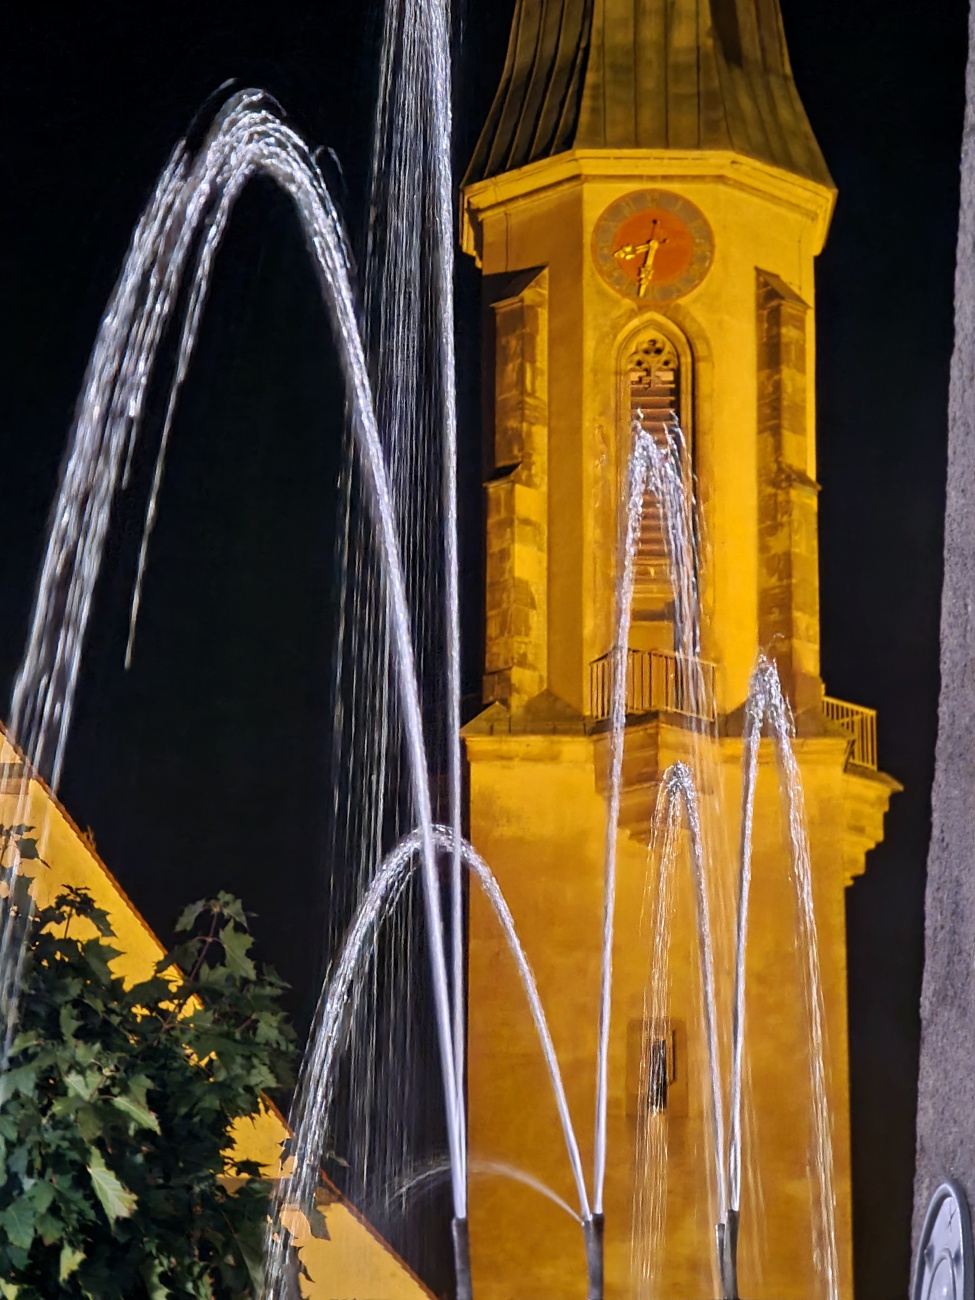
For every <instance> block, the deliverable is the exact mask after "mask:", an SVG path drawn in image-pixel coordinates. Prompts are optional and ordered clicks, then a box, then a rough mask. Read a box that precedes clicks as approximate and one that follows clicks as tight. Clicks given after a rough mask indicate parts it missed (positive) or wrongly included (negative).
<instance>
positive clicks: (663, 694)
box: [589, 650, 877, 771]
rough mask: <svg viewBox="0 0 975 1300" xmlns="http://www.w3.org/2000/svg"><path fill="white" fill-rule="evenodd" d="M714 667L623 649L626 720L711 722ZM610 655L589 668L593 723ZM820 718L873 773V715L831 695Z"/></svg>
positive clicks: (608, 700) (604, 693)
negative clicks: (668, 717)
mask: <svg viewBox="0 0 975 1300" xmlns="http://www.w3.org/2000/svg"><path fill="white" fill-rule="evenodd" d="M715 672H716V669H715V665H714V664H713V663H709V662H708V661H707V660H704V659H689V658H687V657H685V656H684V655H678V654H674V653H673V652H672V651H668V650H627V652H626V716H627V717H628V718H637V717H640V716H641V715H642V714H648V713H671V714H676V715H677V716H678V717H685V718H689V719H694V720H698V721H705V722H715V721H716V720H717V706H716V703H715ZM612 683H613V652H612V651H607V653H606V654H604V655H600V657H599V658H598V659H594V660H593V662H592V663H591V664H590V665H589V711H590V715H591V717H592V719H593V721H594V722H601V721H605V720H606V719H607V718H608V717H609V716H610V713H611V711H612V701H613V695H612ZM823 718H824V720H825V721H826V722H827V723H832V724H833V726H835V727H839V728H840V729H841V730H842V731H845V732H846V733H847V735H848V736H849V737H850V739H851V741H852V742H853V743H852V747H851V749H850V754H849V761H850V762H851V763H853V764H855V765H856V766H858V767H866V768H870V769H871V770H873V771H876V770H877V711H876V709H868V708H866V707H865V706H864V705H861V704H850V703H849V702H848V701H847V700H837V699H834V698H833V697H832V696H829V695H827V696H824V697H823Z"/></svg>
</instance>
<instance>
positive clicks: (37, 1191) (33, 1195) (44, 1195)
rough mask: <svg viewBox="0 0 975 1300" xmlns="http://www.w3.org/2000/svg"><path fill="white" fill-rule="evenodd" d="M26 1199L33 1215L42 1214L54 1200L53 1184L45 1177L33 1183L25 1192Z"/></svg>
mask: <svg viewBox="0 0 975 1300" xmlns="http://www.w3.org/2000/svg"><path fill="white" fill-rule="evenodd" d="M27 1199H28V1200H29V1201H30V1203H31V1208H32V1210H33V1211H34V1214H35V1215H40V1214H43V1213H44V1211H45V1210H46V1209H47V1207H48V1206H49V1205H50V1204H51V1202H52V1201H53V1200H54V1184H53V1183H49V1182H48V1181H47V1179H44V1180H43V1181H41V1182H37V1183H35V1184H34V1186H33V1187H32V1188H31V1189H30V1191H29V1192H28V1193H27Z"/></svg>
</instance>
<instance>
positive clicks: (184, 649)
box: [0, 0, 966, 1300]
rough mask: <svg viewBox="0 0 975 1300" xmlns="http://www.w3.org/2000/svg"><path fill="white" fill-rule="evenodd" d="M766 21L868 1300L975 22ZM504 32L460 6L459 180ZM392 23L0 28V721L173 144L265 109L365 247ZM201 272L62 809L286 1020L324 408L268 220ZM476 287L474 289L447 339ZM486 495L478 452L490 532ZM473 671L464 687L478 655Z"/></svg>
mask: <svg viewBox="0 0 975 1300" xmlns="http://www.w3.org/2000/svg"><path fill="white" fill-rule="evenodd" d="M782 6H783V11H784V17H785V24H786V30H787V36H788V39H789V44H790V50H791V55H792V60H793V65H794V70H795V74H796V80H797V82H798V84H799V88H800V91H801V94H802V96H803V99H804V101H805V104H806V107H807V110H808V113H809V116H810V119H811V121H812V123H813V127H814V129H815V131H816V133H817V135H818V137H819V140H820V143H821V145H822V148H823V152H824V154H825V155H826V159H827V162H828V163H829V166H830V168H831V170H832V173H833V176H834V178H835V180H836V182H837V184H838V186H839V190H840V198H839V203H838V206H837V211H836V217H835V221H834V224H833V229H832V232H831V235H830V240H829V243H828V245H827V248H826V251H825V253H824V254H823V256H822V258H821V259H820V262H819V268H818V277H817V286H818V309H819V310H818V330H819V333H818V395H819V432H818V437H819V480H820V483H821V484H822V495H821V499H820V519H821V569H822V617H823V673H824V677H825V680H826V684H827V690H828V691H829V692H830V694H833V695H838V696H840V697H842V698H845V699H850V700H854V701H857V702H859V703H863V704H869V705H873V706H876V707H877V708H878V710H879V712H880V757H881V765H882V766H883V767H884V768H885V769H886V770H887V771H889V772H891V773H893V774H894V775H895V776H897V777H898V778H899V779H900V780H901V781H903V783H904V785H905V787H906V788H905V792H904V794H902V795H900V796H898V797H897V799H896V800H895V801H894V804H893V806H892V810H891V814H890V817H889V819H888V823H887V840H886V842H885V844H884V845H883V847H882V848H881V849H880V850H878V851H877V852H876V853H875V854H874V855H873V856H872V858H871V860H870V865H869V869H868V873H867V875H866V877H865V878H863V879H862V880H860V881H858V882H857V883H856V885H855V886H854V887H853V889H852V890H851V891H850V895H849V902H848V912H847V915H848V929H849V946H850V1031H851V1066H852V1086H853V1104H854V1132H853V1155H854V1201H855V1235H856V1276H857V1292H858V1296H859V1297H860V1300H892V1298H893V1297H894V1296H900V1295H902V1294H903V1293H904V1291H905V1288H906V1285H907V1268H908V1258H909V1242H908V1233H909V1214H910V1196H911V1179H912V1170H913V1144H914V1133H913V1108H914V1091H915V1076H916V1054H917V1001H918V994H919V988H920V969H921V935H922V901H923V881H924V861H925V855H926V847H927V836H928V829H929V826H928V799H929V790H930V782H931V772H932V761H933V750H934V738H935V727H936V708H937V689H938V666H937V629H938V617H939V598H940V587H941V544H942V536H941V530H942V513H943V484H944V470H945V447H946V404H947V375H948V363H949V356H950V348H951V326H952V308H951V294H952V275H953V260H954V240H955V228H956V209H957V197H958V196H957V160H958V151H959V142H960V130H961V114H962V107H963V71H964V59H965V46H966V15H965V5H964V3H963V0H935V2H934V3H933V4H930V5H928V6H927V7H926V8H924V9H920V8H919V7H918V6H917V5H916V4H914V3H908V2H907V0H782ZM511 7H512V0H502V2H501V3H496V4H494V5H490V6H482V7H481V8H480V9H479V10H476V11H475V10H474V9H473V8H472V7H471V8H468V9H467V11H465V12H464V14H463V15H462V22H461V29H462V30H461V43H460V54H459V64H458V68H459V72H458V79H457V88H456V92H457V93H456V105H457V113H458V122H459V129H458V144H457V149H458V157H459V158H461V159H463V158H465V157H466V154H467V153H468V151H469V150H470V148H471V146H472V144H473V137H474V135H475V134H476V131H477V128H478V126H479V123H480V120H481V118H482V116H483V114H484V112H485V111H486V108H487V104H488V102H489V99H490V95H491V92H492V90H493V86H494V84H495V82H496V79H497V76H498V73H499V71H500V65H501V61H502V59H503V56H504V46H505V41H506V34H507V26H508V22H509V19H510V13H511ZM378 26H379V15H378V11H377V9H376V7H375V4H374V3H373V4H371V5H370V6H368V7H365V6H364V7H358V6H349V5H337V4H324V5H310V4H296V3H294V2H293V0H280V2H279V3H277V4H274V5H268V6H264V7H261V8H258V7H257V6H256V5H253V4H250V3H243V2H241V3H236V4H233V5H231V4H225V3H213V2H211V3H210V4H208V5H206V6H200V5H198V4H192V5H191V4H187V3H171V4H168V5H166V6H161V5H149V6H146V5H143V6H132V5H126V4H121V3H118V4H104V3H103V4H88V5H84V6H76V7H75V8H74V11H73V12H67V13H64V12H62V11H61V8H60V7H59V8H58V9H55V8H54V7H48V8H42V7H41V6H37V5H27V4H19V5H8V6H7V7H6V8H5V10H4V13H3V16H2V18H0V33H2V39H3V50H4V57H3V64H4V67H3V76H2V78H0V96H2V104H3V122H4V130H3V134H2V143H0V151H2V155H0V156H2V166H3V176H4V198H3V204H2V208H0V213H2V215H0V222H2V227H0V228H2V236H3V237H2V243H0V259H2V263H0V267H2V279H0V283H2V285H3V292H2V293H0V319H2V338H3V359H4V363H3V367H2V372H0V374H2V382H0V457H2V460H0V464H2V466H3V470H4V477H3V483H4V512H3V546H2V547H0V600H2V609H3V618H2V619H0V697H6V695H7V693H8V684H9V681H10V678H11V676H12V673H13V671H14V668H15V666H16V662H17V659H18V657H19V654H20V651H21V647H22V642H23V636H24V631H25V626H26V619H27V614H28V610H29V603H30V596H31V591H32V586H33V580H34V572H35V569H36V564H37V560H38V557H39V554H40V549H41V545H42V539H43V531H44V522H45V517H46V513H47V510H48V507H49V503H50V500H51V497H52V494H53V491H54V487H55V482H56V474H57V467H58V464H59V461H60V457H61V453H62V449H63V445H64V440H65V436H66V432H67V428H68V424H69V421H70V416H71V411H72V408H73V405H74V400H75V396H76V393H77V390H78V387H79V384H80V381H81V377H82V373H83V370H84V365H85V360H86V357H87V353H88V350H89V348H90V346H91V343H92V340H93V338H94V334H95V330H96V327H97V323H98V319H99V316H100V313H101V311H102V308H103V306H104V303H105V301H106V299H107V297H108V295H109V292H110V290H111V287H112V284H113V282H114V278H115V275H116V273H117V270H118V267H119V264H120V262H121V259H122V256H123V254H124V250H125V246H126V243H127V239H128V235H129V231H130V229H131V226H132V224H133V222H134V220H135V218H136V216H137V214H138V212H139V210H140V208H141V207H142V205H143V203H144V202H145V200H146V198H147V196H148V193H149V191H150V189H151V187H152V185H153V182H154V179H155V176H156V174H157V173H158V170H159V168H160V166H161V165H162V163H163V161H164V159H165V157H166V155H167V153H168V151H169V149H170V148H171V146H172V144H173V142H174V141H175V139H176V138H177V137H178V136H179V135H180V134H181V133H182V132H183V131H184V130H185V128H186V126H187V124H188V123H189V121H190V119H191V118H192V117H193V115H194V113H195V112H196V110H197V109H198V107H199V105H200V104H201V103H202V102H203V100H204V99H206V97H207V96H208V95H210V94H211V93H212V92H213V91H214V90H215V89H216V87H217V86H219V85H220V84H221V83H222V82H223V81H225V80H226V79H227V78H230V77H233V78H237V79H238V80H239V81H240V82H241V83H250V84H259V85H263V86H266V87H267V88H268V89H269V90H271V91H272V93H274V94H275V95H276V96H277V98H278V99H279V101H280V102H281V103H282V104H283V105H284V106H285V108H286V109H287V111H288V112H289V113H290V114H291V115H292V117H293V119H294V120H295V122H296V124H297V125H299V127H300V128H301V129H302V130H303V132H304V133H305V134H306V135H307V136H308V137H310V138H311V139H313V140H314V141H316V142H320V143H322V144H324V145H327V146H329V147H330V148H332V149H333V150H334V151H335V155H336V157H337V159H338V160H339V164H338V165H336V164H332V163H329V166H330V167H331V168H332V171H333V179H334V181H335V184H336V185H337V186H338V187H339V189H340V190H342V189H343V188H344V204H345V209H346V212H347V216H348V220H349V224H350V228H351V229H352V230H353V232H356V231H359V230H361V227H362V221H361V218H362V211H361V208H362V194H363V190H364V177H365V173H366V165H367V164H366V159H367V149H368V143H369V138H370V128H371V112H372V107H371V106H372V98H373V93H374V79H375V45H376V40H377V34H378ZM221 266H222V269H221V272H220V274H219V275H218V278H217V282H216V286H215V291H214V299H213V302H212V304H211V308H210V310H209V313H208V316H207V318H206V325H205V328H204V332H203V337H202V340H201V347H200V353H199V355H198V357H197V359H196V361H195V363H194V367H193V371H192V374H191V378H190V381H189V383H188V386H187V390H186V394H185V398H184V401H183V403H182V407H181V413H180V417H179V420H178V423H177V429H176V437H175V439H174V450H173V457H172V461H171V463H170V468H169V471H168V473H167V478H166V486H165V494H164V499H163V503H162V513H161V521H160V525H159V529H158V532H157V536H156V540H155V543H154V547H153V551H152V555H151V568H150V574H149V580H148V584H147V591H146V602H145V616H144V620H143V623H142V626H141V629H140V638H139V643H138V646H137V653H136V663H135V667H134V669H133V671H132V672H131V673H130V674H128V675H125V674H123V672H122V669H121V643H122V629H123V624H124V617H125V601H126V596H127V584H128V582H129V581H130V580H131V576H132V565H133V562H134V544H135V534H136V527H137V524H138V518H137V509H136V508H135V506H134V505H129V506H124V507H123V509H122V510H121V512H120V519H119V523H118V526H117V527H116V529H115V531H114V533H113V537H112V544H111V555H110V563H109V565H108V568H107V573H106V576H105V579H104V581H103V583H102V587H101V590H100V595H99V599H98V607H97V609H96V615H95V617H96V622H95V624H94V630H93V632H92V635H91V645H90V650H89V656H88V666H87V669H86V675H85V682H84V687H83V690H82V693H81V699H80V705H79V713H78V720H77V728H76V731H75V734H74V739H73V741H72V746H71V751H70V756H69V764H68V769H67V773H66V777H65V781H64V784H63V794H64V798H65V801H66V803H67V804H68V807H69V809H70V810H71V811H72V812H73V814H74V815H75V817H76V818H77V820H78V821H79V822H80V823H81V824H82V825H83V826H86V825H90V826H91V827H92V829H93V831H94V834H95V836H96V839H97V842H98V845H99V849H100V851H101V852H102V854H103V856H104V857H105V858H106V860H107V861H108V863H109V865H110V866H111V868H112V869H113V871H115V872H116V874H117V875H118V876H119V878H120V879H121V880H122V882H123V884H124V885H125V887H126V889H127V890H128V891H129V892H130V894H131V895H132V897H133V899H134V901H135V902H136V904H137V905H138V906H139V907H140V908H141V909H142V910H143V911H144V912H145V913H146V915H147V917H148V918H149V920H150V921H151V922H152V923H153V924H154V925H156V926H157V927H159V928H160V929H162V930H165V928H166V927H167V925H168V924H169V922H170V921H171V919H172V916H173V914H174V913H175V912H176V911H177V910H178V908H179V907H180V906H181V904H182V903H183V902H185V901H187V900H188V899H189V898H190V897H197V896H199V895H200V894H203V893H205V892H207V891H208V890H212V889H214V888H217V887H226V886H228V884H229V886H230V887H232V888H234V889H235V890H237V891H238V892H240V893H241V894H242V895H243V896H244V899H245V902H246V904H247V905H248V907H249V908H252V909H254V910H255V911H256V912H258V913H259V917H260V919H259V922H258V937H259V940H260V942H261V944H262V946H263V948H264V951H265V952H266V953H267V954H268V955H269V956H270V957H271V958H272V959H273V960H274V961H275V963H276V964H277V965H278V966H279V967H280V968H281V969H282V970H283V972H284V974H285V975H286V977H288V978H290V979H291V980H292V981H293V982H295V983H296V984H297V985H298V987H299V990H300V994H299V998H298V1010H299V1013H300V1014H303V1015H305V1014H307V1011H308V1005H309V1002H310V999H311V997H312V989H313V985H314V974H315V972H316V971H317V968H318V965H319V962H320V948H321V944H320V942H319V936H320V934H321V932H322V929H323V927H324V924H325V917H326V912H327V899H326V898H325V895H324V890H323V887H322V885H321V883H320V882H321V880H322V878H323V872H322V859H323V855H324V852H325V844H326V839H325V823H326V811H327V810H326V807H325V799H324V797H323V795H324V787H325V781H326V779H327V776H328V742H327V738H325V733H326V729H327V720H328V710H329V700H328V675H329V673H328V665H329V656H330V646H331V637H332V633H333V630H334V626H333V625H334V599H333V591H334V559H333V555H334V544H333V527H334V517H335V507H336V498H335V486H334V485H335V480H336V475H337V470H338V461H339V453H340V446H341V430H342V411H341V400H340V396H339V389H338V383H337V376H336V373H335V363H334V361H333V360H331V355H332V354H331V349H330V347H329V343H328V332H327V326H326V322H325V320H324V317H323V313H322V311H321V308H320V307H319V304H318V301H317V290H316V289H315V286H314V284H313V282H312V280H311V277H308V276H307V275H306V274H305V271H304V267H305V254H304V250H303V248H302V246H301V241H300V238H299V236H298V232H297V229H296V226H295V223H294V221H293V220H292V218H291V217H290V214H289V212H288V209H287V205H286V204H285V202H284V201H283V200H281V199H280V198H279V197H277V196H276V195H274V194H273V193H271V192H270V191H268V190H265V189H264V188H263V187H261V186H257V187H255V189H254V190H253V191H252V192H250V193H249V194H248V195H247V196H246V197H245V199H244V200H243V202H242V204H241V209H240V211H239V214H238V218H237V220H236V222H235V224H234V226H233V229H232V232H231V235H230V237H229V240H228V244H227V247H226V248H225V250H224V253H223V254H222V261H221ZM476 295H477V283H476V276H475V275H474V273H473V272H472V270H471V268H470V267H468V266H462V267H461V268H460V280H459V305H460V312H461V319H462V322H463V323H464V324H465V327H466V329H465V333H466V335H467V337H470V335H471V333H472V331H473V328H474V325H475V323H476V310H475V303H476ZM460 359H461V364H462V376H461V382H462V394H461V397H462V409H463V410H466V411H467V412H473V411H476V396H475V389H476V382H477V376H476V360H477V352H476V349H475V348H473V347H470V348H469V349H468V350H466V351H464V350H462V352H461V358H460ZM142 468H143V473H144V472H145V469H146V467H145V466H143V467H142ZM476 480H477V470H476V466H475V465H474V464H473V459H472V458H471V460H470V461H469V463H468V464H467V467H466V472H465V476H464V486H465V493H466V495H465V502H466V506H465V508H466V509H467V510H468V512H469V513H471V514H473V515H474V516H475V517H476V515H477V512H478V510H479V505H478V502H477V498H476ZM134 496H136V497H137V496H138V493H135V494H134ZM476 558H477V557H476V553H474V554H472V555H471V556H470V557H469V564H470V566H471V570H472V573H473V570H474V568H476ZM470 668H471V677H472V680H476V655H472V656H470ZM285 885H286V886H287V888H283V886H285Z"/></svg>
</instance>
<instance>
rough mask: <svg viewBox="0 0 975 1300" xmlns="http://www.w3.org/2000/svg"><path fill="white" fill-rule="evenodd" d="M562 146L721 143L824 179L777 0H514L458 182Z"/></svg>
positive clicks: (713, 146)
mask: <svg viewBox="0 0 975 1300" xmlns="http://www.w3.org/2000/svg"><path fill="white" fill-rule="evenodd" d="M566 149H733V150H735V151H736V152H738V153H743V154H748V155H750V156H751V157H753V158H758V159H761V160H762V161H764V162H769V163H774V164H775V165H776V166H779V167H784V168H786V169H787V170H789V171H792V172H796V173H797V174H798V175H800V176H805V177H807V178H809V179H810V180H814V181H818V182H820V183H821V184H824V185H831V184H832V182H831V180H830V176H829V172H828V171H827V168H826V164H825V162H824V161H823V156H822V154H821V153H820V151H819V145H818V144H817V143H816V138H815V136H814V135H813V133H812V128H811V127H810V125H809V120H808V118H807V117H806V113H805V110H804V109H803V107H802V103H801V101H800V99H799V92H798V91H797V90H796V86H795V82H794V81H793V79H792V69H791V67H790V65H789V55H788V51H787V50H786V45H785V35H784V33H783V30H782V17H781V14H780V12H779V3H778V0H517V4H516V7H515V16H514V20H513V22H512V27H511V36H510V39H509V41H508V55H507V59H506V61H505V67H504V72H503V74H502V76H501V84H500V86H499V87H498V91H497V94H496V95H495V97H494V103H493V104H492V106H491V111H490V113H489V114H488V119H487V122H486V123H485V126H484V130H483V131H482V132H481V138H480V140H479V141H478V144H477V148H476V149H475V151H474V157H473V158H472V160H471V164H470V167H469V168H468V172H467V176H466V178H465V183H466V184H472V183H474V182H475V181H479V180H484V179H486V178H487V177H489V176H497V175H499V174H500V173H501V172H506V171H512V170H513V169H514V168H516V167H523V166H525V164H527V163H531V162H537V161H539V160H540V159H542V158H550V157H552V155H554V154H557V153H562V152H563V151H564V150H566Z"/></svg>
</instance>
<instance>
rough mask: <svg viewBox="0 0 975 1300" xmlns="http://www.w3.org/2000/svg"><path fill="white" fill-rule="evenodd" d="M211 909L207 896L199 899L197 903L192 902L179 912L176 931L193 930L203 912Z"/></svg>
mask: <svg viewBox="0 0 975 1300" xmlns="http://www.w3.org/2000/svg"><path fill="white" fill-rule="evenodd" d="M209 910H210V907H209V904H208V903H207V901H206V899H205V898H200V899H197V901H196V902H195V903H190V905H189V907H184V908H183V910H182V912H180V914H179V920H178V921H177V922H176V926H175V929H176V933H177V934H185V933H186V931H187V930H192V929H193V927H194V925H196V923H197V921H198V920H199V919H200V917H201V916H202V915H203V913H204V912H208V911H209Z"/></svg>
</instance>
